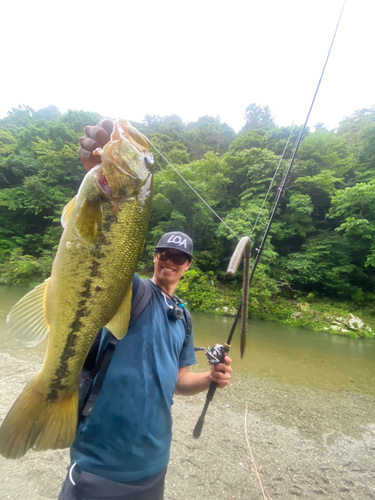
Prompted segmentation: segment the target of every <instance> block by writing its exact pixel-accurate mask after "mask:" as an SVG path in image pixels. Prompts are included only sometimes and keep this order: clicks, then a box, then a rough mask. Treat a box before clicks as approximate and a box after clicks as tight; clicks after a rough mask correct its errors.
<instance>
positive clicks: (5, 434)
mask: <svg viewBox="0 0 375 500" xmlns="http://www.w3.org/2000/svg"><path fill="white" fill-rule="evenodd" d="M77 406H78V393H77V392H76V393H74V394H72V395H69V396H67V397H65V398H64V399H62V398H61V400H55V401H45V394H41V392H40V391H38V390H37V383H36V379H33V380H31V382H29V383H28V384H27V386H26V387H25V389H24V390H23V392H22V393H21V395H20V396H19V397H18V399H17V400H16V402H15V403H14V405H13V406H12V408H11V409H10V410H9V413H8V415H7V416H6V417H5V420H4V422H3V424H2V426H1V427H0V454H1V455H3V456H4V457H6V458H19V457H22V456H23V455H24V454H25V453H26V452H27V450H29V449H30V448H32V449H34V450H36V451H40V450H46V449H58V448H67V447H69V446H70V445H71V444H72V443H73V440H74V437H75V433H76V429H77Z"/></svg>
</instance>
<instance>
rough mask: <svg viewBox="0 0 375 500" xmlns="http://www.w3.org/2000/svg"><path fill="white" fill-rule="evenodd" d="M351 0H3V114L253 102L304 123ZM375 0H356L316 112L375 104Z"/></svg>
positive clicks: (164, 109)
mask: <svg viewBox="0 0 375 500" xmlns="http://www.w3.org/2000/svg"><path fill="white" fill-rule="evenodd" d="M342 5H343V0H324V1H323V0H283V1H281V0H256V1H254V0H247V1H246V0H240V1H239V0H231V1H227V0H226V1H222V0H216V1H211V0H199V1H196V0H190V1H189V2H183V1H181V0H173V1H171V0H159V1H155V0H153V1H149V0H143V1H136V0H133V1H128V0H121V1H119V0H111V1H110V2H108V3H107V4H106V3H105V2H103V1H100V2H99V1H96V0H91V1H85V0H82V1H81V0H74V1H71V0H65V1H59V0H55V1H51V0H48V1H42V0H34V1H33V2H30V1H29V0H28V1H24V0H19V1H17V2H6V3H5V4H4V5H3V6H2V16H1V20H0V46H1V47H2V50H1V52H2V55H1V63H2V64H1V66H2V68H1V69H2V71H1V73H2V76H1V80H0V81H1V85H0V88H1V94H0V96H1V97H0V118H2V117H4V116H6V114H7V111H9V110H10V109H11V108H12V107H17V106H18V105H29V106H31V107H32V108H33V109H34V110H38V109H41V108H44V107H47V106H49V105H55V106H57V107H58V108H59V109H60V111H61V112H66V111H67V110H68V109H76V110H81V109H82V110H85V111H96V112H98V113H100V114H101V115H103V116H108V117H112V118H118V117H121V118H125V119H128V120H134V121H142V119H143V117H144V116H145V115H146V114H150V115H160V116H167V115H171V114H177V115H178V116H180V117H181V118H182V119H183V121H184V122H192V121H196V120H197V119H198V118H199V117H200V116H205V115H210V116H214V117H217V116H219V117H220V119H221V120H222V121H223V122H226V123H228V124H229V125H230V126H231V127H233V128H234V129H235V130H236V131H239V130H240V128H241V127H242V126H243V125H244V113H245V110H246V107H247V106H248V105H249V104H250V103H256V104H258V105H260V106H266V105H267V106H269V108H270V109H271V111H272V113H273V116H274V117H275V121H276V123H277V125H279V126H283V125H290V124H291V123H293V122H294V123H296V124H303V123H304V122H305V119H306V116H307V113H308V110H309V107H310V104H311V101H312V99H313V96H314V93H315V89H316V87H317V85H318V82H319V79H320V76H321V72H322V69H323V66H324V62H325V60H326V57H327V54H328V50H329V46H330V44H331V40H332V37H333V34H334V31H335V28H336V24H337V22H338V18H339V15H340V11H341V8H342ZM374 18H375V2H374V1H373V0H346V4H345V8H344V12H343V15H342V19H341V23H340V26H339V29H338V32H337V35H336V39H335V42H334V46H333V49H332V52H331V57H330V60H329V62H328V65H327V69H326V72H325V75H324V77H323V80H322V83H321V86H320V90H319V93H318V96H317V99H316V102H315V105H314V108H313V111H312V114H311V116H310V120H309V123H308V124H309V125H310V126H314V125H315V124H317V123H324V125H325V126H326V127H327V128H329V129H333V128H335V127H337V125H338V124H339V122H340V121H341V120H342V119H343V118H344V117H347V116H350V115H351V114H352V113H354V112H355V111H356V110H360V109H363V108H369V107H371V106H372V105H374V104H375V95H374V91H375V68H374V58H375V54H374V51H375V43H374V42H375V30H374V27H373V20H374Z"/></svg>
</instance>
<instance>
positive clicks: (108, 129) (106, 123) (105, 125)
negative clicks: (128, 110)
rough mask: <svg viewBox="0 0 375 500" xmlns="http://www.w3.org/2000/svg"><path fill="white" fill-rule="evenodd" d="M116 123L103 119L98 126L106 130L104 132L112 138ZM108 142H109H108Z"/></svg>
mask: <svg viewBox="0 0 375 500" xmlns="http://www.w3.org/2000/svg"><path fill="white" fill-rule="evenodd" d="M114 124H115V122H114V121H113V120H111V119H110V118H102V119H101V120H100V121H99V122H98V126H99V127H102V128H104V130H105V131H106V132H107V134H108V135H109V136H110V135H111V134H112V132H113V125H114ZM107 142H108V141H107Z"/></svg>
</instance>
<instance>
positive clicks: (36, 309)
mask: <svg viewBox="0 0 375 500" xmlns="http://www.w3.org/2000/svg"><path fill="white" fill-rule="evenodd" d="M49 280H50V278H48V279H46V280H45V281H44V283H42V284H41V285H38V286H36V287H35V288H34V290H31V292H29V293H28V294H27V295H25V296H24V297H22V299H21V300H19V301H18V302H17V304H16V305H15V306H13V307H12V309H11V310H10V313H9V314H8V316H7V320H6V325H7V329H8V331H9V332H10V333H11V334H12V335H14V337H15V338H16V339H17V340H18V341H19V342H21V343H22V344H24V345H26V346H27V347H33V346H34V345H37V344H39V343H40V342H42V340H43V339H44V338H45V337H46V336H47V333H48V330H49V324H48V323H47V319H46V314H45V309H46V307H45V304H46V296H47V291H48V284H49Z"/></svg>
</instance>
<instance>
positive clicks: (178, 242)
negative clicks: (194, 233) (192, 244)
mask: <svg viewBox="0 0 375 500" xmlns="http://www.w3.org/2000/svg"><path fill="white" fill-rule="evenodd" d="M168 243H176V245H179V246H180V247H181V246H184V247H185V248H186V238H185V239H182V238H181V236H178V235H175V234H172V236H170V238H169V240H168Z"/></svg>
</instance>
